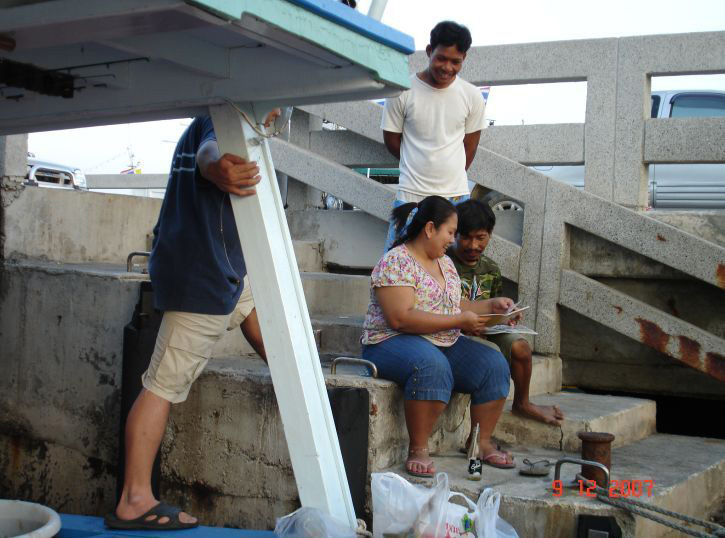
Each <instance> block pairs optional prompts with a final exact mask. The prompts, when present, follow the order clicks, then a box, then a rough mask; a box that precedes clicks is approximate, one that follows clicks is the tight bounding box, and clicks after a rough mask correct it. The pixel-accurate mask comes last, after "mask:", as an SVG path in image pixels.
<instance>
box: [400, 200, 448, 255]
mask: <svg viewBox="0 0 725 538" xmlns="http://www.w3.org/2000/svg"><path fill="white" fill-rule="evenodd" d="M455 213H456V206H454V205H453V203H452V202H451V201H450V200H447V199H446V198H443V197H441V196H428V197H426V198H423V199H422V200H421V201H420V202H418V203H415V202H410V203H407V204H403V205H401V206H398V207H396V208H395V209H393V212H392V213H391V218H392V220H393V223H394V224H395V237H396V239H395V242H394V243H393V246H392V247H390V248H394V247H397V246H398V245H402V244H403V243H405V242H406V241H410V240H412V239H415V238H416V237H418V235H419V234H420V233H421V232H422V231H423V228H425V225H426V223H428V222H432V223H433V226H435V227H436V228H439V227H440V226H441V224H443V223H444V222H445V221H447V220H448V219H449V218H450V216H451V215H453V214H455Z"/></svg>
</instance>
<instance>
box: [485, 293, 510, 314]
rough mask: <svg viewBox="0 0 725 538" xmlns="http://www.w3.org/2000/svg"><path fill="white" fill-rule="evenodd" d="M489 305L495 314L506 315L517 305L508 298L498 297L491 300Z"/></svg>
mask: <svg viewBox="0 0 725 538" xmlns="http://www.w3.org/2000/svg"><path fill="white" fill-rule="evenodd" d="M489 304H490V305H491V312H492V313H493V314H506V313H507V312H508V311H509V310H511V307H512V306H513V305H514V304H515V303H514V302H513V300H511V299H509V298H508V297H496V298H494V299H489Z"/></svg>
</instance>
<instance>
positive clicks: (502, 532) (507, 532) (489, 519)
mask: <svg viewBox="0 0 725 538" xmlns="http://www.w3.org/2000/svg"><path fill="white" fill-rule="evenodd" d="M500 504H501V494H500V493H499V492H497V491H493V490H492V489H491V488H486V489H484V490H483V491H482V492H481V495H479V496H478V502H477V503H476V532H477V533H478V534H477V535H476V536H477V538H518V536H519V535H518V534H517V533H516V530H515V529H514V528H513V527H512V526H511V525H509V523H508V522H507V521H506V520H504V519H502V518H501V517H499V515H498V508H499V506H500Z"/></svg>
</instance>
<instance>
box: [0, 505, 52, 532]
mask: <svg viewBox="0 0 725 538" xmlns="http://www.w3.org/2000/svg"><path fill="white" fill-rule="evenodd" d="M59 532H60V517H58V514H56V513H55V511H54V510H51V509H50V508H48V507H47V506H43V505H41V504H35V503H26V502H23V501H6V500H3V499H0V538H51V537H52V536H55V535H56V534H58V533H59Z"/></svg>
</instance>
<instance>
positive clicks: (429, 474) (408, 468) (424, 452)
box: [405, 448, 436, 478]
mask: <svg viewBox="0 0 725 538" xmlns="http://www.w3.org/2000/svg"><path fill="white" fill-rule="evenodd" d="M414 456H418V457H421V456H423V457H426V458H428V459H429V460H430V461H428V462H426V461H423V460H420V459H415V458H414ZM412 465H420V466H421V467H425V468H426V469H427V471H426V472H420V471H414V470H413V469H412ZM431 467H433V460H431V459H430V457H428V449H427V448H411V449H409V450H408V459H407V460H405V472H406V473H408V474H409V475H410V476H417V477H418V478H433V477H434V476H435V472H436V470H435V467H433V469H431Z"/></svg>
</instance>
